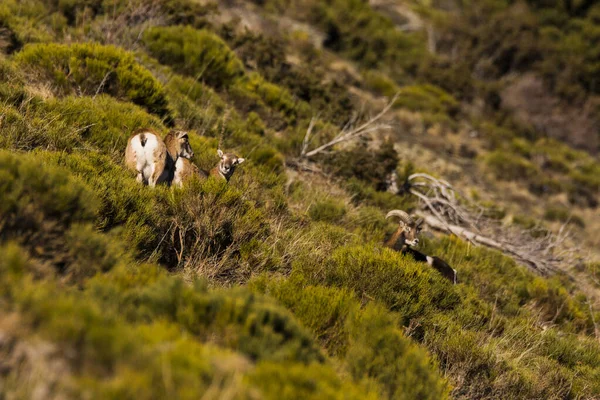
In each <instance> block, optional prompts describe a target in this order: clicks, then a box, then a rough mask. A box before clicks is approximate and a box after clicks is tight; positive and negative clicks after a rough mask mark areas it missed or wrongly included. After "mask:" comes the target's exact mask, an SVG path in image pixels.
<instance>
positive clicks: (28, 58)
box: [16, 44, 168, 117]
mask: <svg viewBox="0 0 600 400" xmlns="http://www.w3.org/2000/svg"><path fill="white" fill-rule="evenodd" d="M16 62H17V65H18V66H19V67H20V68H23V69H24V70H25V71H27V72H28V76H29V77H31V78H33V79H34V81H36V82H39V83H49V84H51V86H53V87H55V88H56V92H57V94H59V95H65V94H71V93H77V94H79V95H81V94H83V95H90V96H93V95H97V94H98V93H107V94H110V95H111V96H114V97H116V98H118V99H123V100H128V101H131V102H133V103H135V104H138V105H140V106H143V107H145V108H146V109H147V110H148V111H149V112H150V113H153V114H157V115H158V116H160V117H166V116H167V114H168V110H167V101H166V98H165V94H164V91H163V89H162V87H161V85H160V83H159V82H158V80H157V79H156V78H154V77H153V76H152V74H151V73H150V72H149V71H148V70H146V69H145V68H144V67H142V66H141V65H139V64H138V63H136V61H135V59H134V57H133V55H132V54H131V53H128V52H125V51H123V50H121V49H118V48H116V47H111V46H101V45H98V44H80V45H78V44H75V45H62V44H39V45H29V46H26V48H25V49H23V50H22V51H21V52H19V54H18V55H17V56H16Z"/></svg>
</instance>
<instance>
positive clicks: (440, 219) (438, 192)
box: [407, 173, 577, 275]
mask: <svg viewBox="0 0 600 400" xmlns="http://www.w3.org/2000/svg"><path fill="white" fill-rule="evenodd" d="M407 186H408V188H409V190H408V191H409V193H411V194H412V195H414V196H416V197H418V198H419V199H420V200H421V201H422V203H423V211H422V212H419V213H417V214H418V215H419V216H420V217H422V218H423V219H424V220H425V222H426V224H427V225H429V226H430V227H431V228H432V229H435V230H438V231H442V232H446V233H449V234H453V235H456V236H458V237H461V238H463V239H464V240H467V241H468V242H470V243H473V244H475V245H483V246H486V247H490V248H492V249H495V250H499V251H501V252H502V253H504V254H507V255H509V256H511V257H513V258H514V259H515V260H517V261H518V262H520V263H522V264H525V265H526V266H528V267H530V268H531V269H533V270H535V271H536V272H538V273H540V274H542V275H548V274H550V273H552V272H555V271H556V269H557V267H558V266H559V265H560V264H561V262H570V261H572V260H573V259H574V255H575V254H576V251H577V249H576V248H572V247H568V246H565V245H564V244H565V242H566V240H567V239H568V237H569V233H570V232H569V231H568V230H567V229H566V224H565V225H563V226H562V227H561V228H560V229H559V231H558V232H557V233H556V234H554V233H551V232H545V233H544V234H542V235H540V234H539V233H540V231H539V229H538V230H537V231H535V232H534V230H522V229H521V230H520V229H516V228H514V227H513V228H510V227H504V226H502V225H501V224H500V222H499V221H497V220H493V219H491V218H488V217H486V216H485V211H486V209H485V208H484V207H482V206H480V205H478V204H476V203H475V202H473V201H470V200H468V199H467V198H466V197H465V196H463V195H462V194H461V193H460V192H458V191H457V190H456V189H455V188H454V187H453V186H452V185H451V184H450V183H449V182H447V181H445V180H443V179H438V178H435V177H433V176H431V175H428V174H423V173H417V174H412V175H410V176H409V177H408V179H407Z"/></svg>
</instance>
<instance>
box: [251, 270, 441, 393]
mask: <svg viewBox="0 0 600 400" xmlns="http://www.w3.org/2000/svg"><path fill="white" fill-rule="evenodd" d="M251 286H252V287H253V288H254V289H255V290H258V291H260V292H262V293H267V294H269V295H270V296H272V297H274V298H275V299H277V300H278V301H279V302H280V303H281V304H283V305H285V306H286V307H287V308H289V309H290V310H291V311H292V312H293V313H294V315H295V316H296V318H298V319H299V320H300V321H301V322H302V323H303V324H304V326H306V327H308V328H309V329H310V330H311V331H312V332H313V334H314V335H315V337H316V338H317V339H319V341H320V342H321V343H322V344H323V346H324V347H325V348H326V349H327V350H328V352H329V354H331V355H332V356H336V357H339V358H340V359H341V360H343V364H342V365H343V367H344V368H345V370H346V371H347V372H348V373H349V374H350V375H351V376H352V378H353V379H354V380H355V381H356V382H361V381H364V380H367V381H370V383H372V385H373V386H375V387H376V388H377V391H378V392H379V394H380V396H382V397H383V398H401V399H404V398H405V399H413V398H423V399H442V398H446V397H447V394H448V393H447V384H446V382H445V381H444V380H443V379H441V377H440V376H439V373H438V372H437V371H436V369H435V366H434V365H433V364H432V362H431V360H430V359H429V357H428V356H427V354H426V353H425V352H423V351H422V350H421V349H419V347H418V346H417V345H415V344H414V343H412V342H411V341H410V340H409V339H408V338H406V337H405V336H404V335H403V334H402V332H401V331H400V330H399V329H398V328H397V326H398V321H397V315H396V314H394V313H391V312H389V311H387V310H385V308H384V307H382V306H380V305H377V304H369V305H367V306H365V307H362V306H361V304H360V302H359V301H358V299H357V296H358V295H357V294H354V293H352V292H351V291H349V290H347V289H344V288H339V289H338V288H332V287H324V286H319V285H311V284H309V283H308V281H307V279H305V278H304V277H303V276H302V275H301V274H300V273H298V272H295V273H293V274H292V276H291V277H290V278H289V279H268V277H267V276H266V275H263V276H261V277H260V278H258V279H254V280H253V281H252V282H251Z"/></svg>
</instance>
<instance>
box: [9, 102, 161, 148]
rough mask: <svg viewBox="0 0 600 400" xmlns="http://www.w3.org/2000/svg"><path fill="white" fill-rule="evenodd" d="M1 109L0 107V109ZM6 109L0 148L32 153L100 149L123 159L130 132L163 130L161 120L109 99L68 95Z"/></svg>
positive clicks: (134, 107) (135, 107) (133, 106)
mask: <svg viewBox="0 0 600 400" xmlns="http://www.w3.org/2000/svg"><path fill="white" fill-rule="evenodd" d="M0 107H2V106H0ZM2 108H3V109H4V110H6V118H7V119H8V121H9V122H10V124H6V125H4V124H3V125H2V126H0V131H2V133H3V135H2V138H0V146H2V147H5V148H13V149H23V150H32V149H35V148H40V147H42V148H45V149H48V150H66V151H68V152H73V151H75V150H76V149H81V148H94V149H102V150H104V151H105V152H107V153H109V154H113V155H115V154H118V155H119V158H120V157H122V154H123V151H124V149H125V146H126V144H127V139H128V138H129V136H130V135H131V133H132V132H133V131H134V130H135V129H138V128H146V127H147V128H155V129H157V130H159V131H160V130H162V129H164V128H163V126H162V124H161V123H160V121H159V120H158V119H157V118H155V117H153V116H151V115H149V114H148V113H146V112H145V111H144V110H142V109H140V108H139V107H137V106H135V105H133V104H130V103H122V102H120V101H117V100H115V99H114V98H112V97H109V96H106V95H101V96H99V97H96V98H92V97H72V96H67V97H65V98H61V99H50V100H48V101H46V102H42V101H40V100H39V99H34V101H30V102H28V103H26V105H23V106H21V107H19V109H18V110H17V109H15V108H12V107H2Z"/></svg>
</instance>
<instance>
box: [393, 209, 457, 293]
mask: <svg viewBox="0 0 600 400" xmlns="http://www.w3.org/2000/svg"><path fill="white" fill-rule="evenodd" d="M392 216H395V217H398V219H399V220H400V223H399V224H398V229H396V231H395V232H394V233H393V234H392V235H391V236H390V238H389V239H388V240H387V241H386V242H385V245H386V246H387V247H390V248H392V249H394V250H396V251H400V252H401V253H402V254H405V255H410V256H411V257H412V258H413V259H414V260H415V261H418V262H424V263H427V264H429V265H430V266H431V267H433V268H434V269H435V270H437V271H438V272H439V273H440V274H442V276H443V277H445V278H446V279H448V280H450V281H451V282H452V283H453V284H455V285H456V282H457V272H456V270H455V269H454V268H452V267H451V266H450V265H448V264H447V263H446V262H445V261H444V260H442V259H441V258H438V257H432V256H428V255H426V254H423V253H421V252H419V251H417V250H415V249H413V246H417V245H418V244H419V238H418V237H417V236H418V234H419V233H420V232H421V225H422V224H423V220H422V219H419V220H417V221H415V220H413V218H412V217H411V216H410V215H408V214H407V213H406V212H404V211H402V210H393V211H390V212H389V213H388V214H387V215H386V219H387V218H389V217H392Z"/></svg>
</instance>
